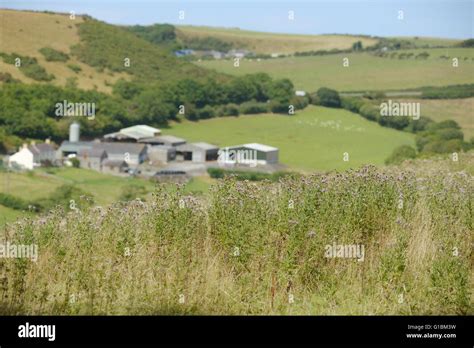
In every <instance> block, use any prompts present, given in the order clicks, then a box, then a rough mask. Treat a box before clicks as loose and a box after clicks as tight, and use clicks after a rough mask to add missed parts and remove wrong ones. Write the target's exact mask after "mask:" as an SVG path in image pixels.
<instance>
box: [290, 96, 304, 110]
mask: <svg viewBox="0 0 474 348" xmlns="http://www.w3.org/2000/svg"><path fill="white" fill-rule="evenodd" d="M308 104H309V98H308V97H300V96H294V97H292V98H291V99H290V105H293V106H294V107H295V109H296V110H302V109H304V108H305V107H307V106H308Z"/></svg>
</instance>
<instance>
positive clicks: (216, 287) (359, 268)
mask: <svg viewBox="0 0 474 348" xmlns="http://www.w3.org/2000/svg"><path fill="white" fill-rule="evenodd" d="M473 160H474V157H473V156H472V154H470V155H469V154H468V155H463V156H462V157H461V158H460V162H458V163H452V162H449V163H447V162H446V161H443V162H435V161H430V162H426V163H424V165H426V167H424V168H423V170H418V169H417V170H416V171H414V170H412V169H410V167H408V169H407V170H400V169H397V168H390V169H387V170H385V171H379V170H376V169H374V168H373V167H365V168H362V169H361V170H358V171H348V172H344V173H339V174H336V173H331V174H327V175H313V176H309V177H303V178H296V177H293V178H292V177H287V178H284V179H282V180H281V181H280V182H278V183H272V182H259V183H252V182H235V181H234V180H232V179H229V178H227V179H223V180H222V181H220V182H219V183H218V184H217V185H215V186H214V187H213V189H212V190H211V193H210V195H209V196H208V197H195V196H190V195H187V194H185V193H184V192H183V191H182V189H180V188H179V187H178V189H177V190H172V191H170V190H165V189H158V190H157V191H156V192H155V194H154V196H153V199H152V200H151V201H148V202H146V203H144V202H141V201H136V200H135V201H132V202H130V203H127V204H125V203H121V204H115V205H113V206H110V207H104V208H100V207H95V208H86V209H85V210H82V211H64V209H61V208H60V209H57V210H54V211H52V212H50V213H49V214H48V215H47V216H45V217H43V218H41V219H33V220H31V219H27V220H23V221H19V222H17V223H15V224H12V225H10V226H8V227H7V228H6V230H5V232H4V234H3V235H2V238H1V240H8V241H9V242H10V243H16V244H30V243H34V244H37V245H38V250H39V259H38V261H37V263H34V262H31V261H29V260H28V259H8V258H3V259H1V260H0V280H1V282H0V284H1V289H0V293H1V296H0V313H1V314H73V315H76V314H95V315H98V314H404V315H408V314H410V315H413V314H458V315H459V314H461V315H466V314H473V311H472V308H473V307H472V302H471V301H472V300H471V289H472V278H471V274H470V272H471V266H470V265H471V264H470V262H471V261H470V252H471V251H470V246H471V243H472V230H473V227H474V226H473V221H474V219H473V203H474V202H473V197H474V196H473V195H472V190H473V184H472V183H473V181H472V176H471V175H472V173H473V172H472V171H471V170H472V169H474V168H473V163H474V162H473ZM467 163H470V164H467ZM422 164H423V163H422ZM415 168H417V167H415ZM446 168H450V171H447V169H446ZM461 168H463V169H464V171H462V172H460V171H459V170H460V169H461ZM469 168H471V169H469ZM334 243H335V244H351V245H352V244H358V245H363V246H364V247H365V255H364V259H363V261H357V260H356V259H350V258H336V259H334V258H327V257H325V249H326V246H327V245H333V244H334Z"/></svg>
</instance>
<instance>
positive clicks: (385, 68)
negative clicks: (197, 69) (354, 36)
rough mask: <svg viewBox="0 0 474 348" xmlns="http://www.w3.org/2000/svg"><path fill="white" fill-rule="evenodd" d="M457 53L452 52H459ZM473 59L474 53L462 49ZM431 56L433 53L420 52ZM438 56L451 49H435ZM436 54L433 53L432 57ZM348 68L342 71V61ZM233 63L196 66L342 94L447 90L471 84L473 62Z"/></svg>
mask: <svg viewBox="0 0 474 348" xmlns="http://www.w3.org/2000/svg"><path fill="white" fill-rule="evenodd" d="M457 50H458V49H452V51H453V52H457ZM459 50H462V52H465V53H464V55H465V56H473V55H474V49H459ZM422 51H426V52H431V49H427V50H417V52H422ZM434 51H435V52H436V56H438V55H442V54H443V53H441V52H446V51H448V52H449V51H451V49H434ZM433 54H434V53H433ZM345 57H347V58H349V67H343V64H342V63H343V58H345ZM233 63H234V62H233V61H232V60H209V61H201V62H197V63H196V64H199V65H200V66H203V67H206V68H209V69H215V70H217V71H219V72H224V73H228V74H233V75H244V74H250V73H256V72H265V73H268V74H269V75H270V76H273V77H277V78H289V79H290V80H291V81H292V82H293V84H294V85H295V88H296V89H297V90H300V89H301V90H306V91H309V92H312V91H316V90H317V89H318V88H320V87H330V88H334V89H337V90H339V91H360V90H385V89H393V90H397V89H407V88H417V87H422V86H445V85H454V84H464V83H472V82H473V81H474V62H473V61H472V60H468V61H461V63H460V64H459V67H457V68H453V67H452V65H451V64H452V63H451V61H450V60H445V59H427V60H416V59H389V58H381V57H376V56H373V55H370V54H368V53H353V54H337V55H328V56H313V57H288V58H278V59H269V60H260V61H258V60H256V59H252V60H250V59H244V60H241V62H240V67H238V68H236V67H234V65H233Z"/></svg>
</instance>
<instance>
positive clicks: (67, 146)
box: [57, 140, 94, 159]
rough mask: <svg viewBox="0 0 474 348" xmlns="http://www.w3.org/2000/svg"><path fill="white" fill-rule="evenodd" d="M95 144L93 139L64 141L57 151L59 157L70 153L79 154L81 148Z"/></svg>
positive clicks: (87, 147) (89, 147) (88, 147)
mask: <svg viewBox="0 0 474 348" xmlns="http://www.w3.org/2000/svg"><path fill="white" fill-rule="evenodd" d="M93 145H94V142H92V141H73V142H71V141H67V140H65V141H63V142H62V143H61V146H60V147H59V149H58V151H57V157H58V158H59V159H61V158H64V157H68V156H69V155H78V154H79V152H80V151H81V150H85V149H91V148H92V146H93Z"/></svg>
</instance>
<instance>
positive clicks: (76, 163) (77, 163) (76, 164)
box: [70, 157, 81, 168]
mask: <svg viewBox="0 0 474 348" xmlns="http://www.w3.org/2000/svg"><path fill="white" fill-rule="evenodd" d="M70 161H71V163H72V166H73V167H74V168H79V167H80V166H81V162H80V161H79V159H77V158H76V157H73V158H71V159H70Z"/></svg>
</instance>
